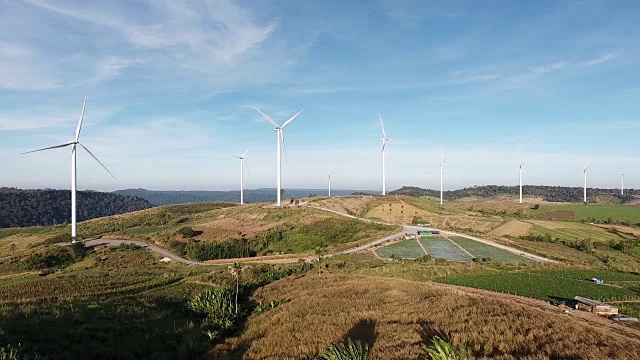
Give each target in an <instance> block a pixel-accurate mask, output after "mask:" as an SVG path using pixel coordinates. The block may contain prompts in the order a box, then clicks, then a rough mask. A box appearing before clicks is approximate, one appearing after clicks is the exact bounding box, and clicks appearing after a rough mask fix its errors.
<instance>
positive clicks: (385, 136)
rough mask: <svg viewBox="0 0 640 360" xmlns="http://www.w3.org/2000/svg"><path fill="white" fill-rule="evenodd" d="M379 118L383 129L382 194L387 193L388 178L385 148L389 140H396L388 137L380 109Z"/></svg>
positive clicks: (381, 152)
mask: <svg viewBox="0 0 640 360" xmlns="http://www.w3.org/2000/svg"><path fill="white" fill-rule="evenodd" d="M378 119H379V120H380V128H381V129H382V139H380V140H382V150H381V151H380V154H382V195H387V178H386V169H385V162H384V149H385V147H386V146H387V141H390V142H395V140H393V139H389V138H388V137H387V133H386V132H385V131H384V125H383V124H382V116H380V111H378Z"/></svg>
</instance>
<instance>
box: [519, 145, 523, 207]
mask: <svg viewBox="0 0 640 360" xmlns="http://www.w3.org/2000/svg"><path fill="white" fill-rule="evenodd" d="M522 165H524V160H523V159H522V151H521V152H520V162H519V163H518V167H519V170H520V204H522Z"/></svg>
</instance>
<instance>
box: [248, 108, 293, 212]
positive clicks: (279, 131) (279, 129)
mask: <svg viewBox="0 0 640 360" xmlns="http://www.w3.org/2000/svg"><path fill="white" fill-rule="evenodd" d="M253 108H254V109H256V111H257V112H259V113H260V114H261V115H262V116H264V118H265V119H267V121H269V122H270V123H271V125H273V126H275V130H276V138H277V144H278V151H277V152H278V169H277V182H278V190H277V191H278V193H277V194H276V197H277V199H278V201H277V205H278V206H280V191H281V190H280V188H281V173H280V172H281V166H280V162H281V161H280V157H281V155H280V150H281V145H280V141H281V140H282V146H283V147H284V156H285V157H286V156H287V145H286V144H285V142H284V135H283V134H282V130H283V129H284V128H285V127H286V126H287V125H289V124H290V123H291V122H292V121H293V120H294V119H295V118H296V117H298V115H300V113H301V112H302V110H300V111H299V112H298V113H297V114H295V115H293V117H291V119H289V120H287V121H285V122H284V124H282V126H280V125H278V124H276V123H275V121H273V120H271V118H270V117H268V116H267V115H266V114H265V113H263V112H262V111H260V110H258V108H257V107H255V106H253Z"/></svg>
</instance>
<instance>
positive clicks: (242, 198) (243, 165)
mask: <svg viewBox="0 0 640 360" xmlns="http://www.w3.org/2000/svg"><path fill="white" fill-rule="evenodd" d="M249 149H251V146H249V147H248V148H247V151H245V152H244V154H242V156H238V155H233V157H235V158H238V159H240V205H242V204H244V168H245V167H246V168H247V171H249V166H247V163H246V161H245V157H246V156H247V153H248V152H249Z"/></svg>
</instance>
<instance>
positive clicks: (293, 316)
mask: <svg viewBox="0 0 640 360" xmlns="http://www.w3.org/2000/svg"><path fill="white" fill-rule="evenodd" d="M253 298H254V301H256V302H259V301H262V302H267V301H271V300H282V301H283V303H282V304H281V305H280V306H279V307H278V308H277V309H275V310H272V311H269V312H267V313H265V314H261V315H253V316H251V317H250V318H249V320H248V321H247V324H246V327H245V331H244V332H243V334H242V335H240V336H237V337H235V338H231V339H228V340H226V341H225V342H224V343H223V344H221V345H218V346H215V347H214V349H213V350H212V351H211V352H210V355H211V356H212V357H214V356H219V357H220V358H221V359H238V358H243V359H267V358H271V359H284V358H295V359H300V358H311V357H313V356H314V355H316V354H317V353H318V352H320V351H321V350H322V349H324V347H325V346H326V345H327V344H328V343H330V342H335V341H341V340H344V339H346V338H351V339H356V340H360V341H363V342H365V343H368V344H369V345H370V348H371V356H372V358H373V359H418V358H424V357H423V356H424V353H423V352H422V350H421V344H429V343H430V340H431V339H432V337H433V336H434V335H436V334H438V335H440V336H441V337H444V338H445V339H447V340H450V341H452V342H453V343H455V344H467V345H468V346H469V347H470V348H471V349H472V352H473V354H474V355H475V356H476V357H478V358H485V357H490V358H500V359H515V358H529V359H543V358H563V359H568V358H582V357H583V356H584V355H585V354H589V357H590V358H594V359H603V358H616V359H632V358H634V357H635V356H636V355H637V354H638V352H639V351H640V341H638V340H637V339H631V338H628V337H626V336H622V335H619V334H615V333H612V332H609V331H606V330H605V329H602V328H600V327H598V326H597V325H592V324H591V323H589V322H586V321H582V320H580V319H576V318H573V317H571V316H570V315H567V314H563V313H562V312H561V311H560V310H558V309H556V308H553V307H551V306H548V305H545V304H543V303H532V302H527V301H522V300H518V299H513V298H500V297H494V296H490V295H486V294H482V293H477V292H473V291H464V290H459V289H453V288H448V287H446V286H443V285H436V284H432V283H431V284H425V283H417V282H410V281H405V280H397V279H382V278H368V277H358V276H336V275H326V274H325V275H321V276H318V275H312V274H308V275H307V276H305V277H302V278H288V279H285V280H281V281H279V282H276V283H273V284H271V285H268V286H266V287H265V288H263V289H261V290H259V291H258V292H256V293H255V294H254V296H253Z"/></svg>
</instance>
